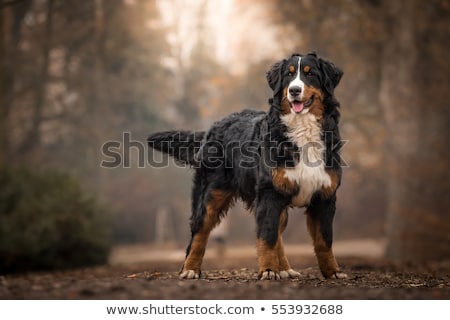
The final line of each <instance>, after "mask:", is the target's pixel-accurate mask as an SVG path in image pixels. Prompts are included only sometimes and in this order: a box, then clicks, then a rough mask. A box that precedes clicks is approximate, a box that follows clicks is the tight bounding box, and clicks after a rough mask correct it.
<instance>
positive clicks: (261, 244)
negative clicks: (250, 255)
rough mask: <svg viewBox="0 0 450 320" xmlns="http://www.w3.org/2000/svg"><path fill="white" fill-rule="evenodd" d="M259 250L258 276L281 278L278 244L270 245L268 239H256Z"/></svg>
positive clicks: (269, 278) (262, 277)
mask: <svg viewBox="0 0 450 320" xmlns="http://www.w3.org/2000/svg"><path fill="white" fill-rule="evenodd" d="M256 249H257V252H258V277H259V278H261V279H263V280H264V279H268V280H271V279H279V277H280V275H279V271H280V270H279V263H278V251H277V245H276V244H275V246H269V245H268V244H267V243H266V241H264V240H262V239H258V240H257V241H256Z"/></svg>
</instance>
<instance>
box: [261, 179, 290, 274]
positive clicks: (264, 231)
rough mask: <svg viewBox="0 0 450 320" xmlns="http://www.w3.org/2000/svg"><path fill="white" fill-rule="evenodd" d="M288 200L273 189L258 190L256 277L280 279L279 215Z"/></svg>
mask: <svg viewBox="0 0 450 320" xmlns="http://www.w3.org/2000/svg"><path fill="white" fill-rule="evenodd" d="M287 203H288V199H287V198H286V197H285V196H283V195H281V194H280V193H278V192H276V191H275V190H274V189H271V188H269V189H264V190H260V191H259V193H258V198H257V203H256V212H255V214H256V223H257V232H256V235H257V246H256V247H257V251H258V277H259V278H260V279H261V280H278V279H280V261H279V246H278V241H279V225H280V215H281V214H282V212H283V211H284V209H285V208H286V205H287Z"/></svg>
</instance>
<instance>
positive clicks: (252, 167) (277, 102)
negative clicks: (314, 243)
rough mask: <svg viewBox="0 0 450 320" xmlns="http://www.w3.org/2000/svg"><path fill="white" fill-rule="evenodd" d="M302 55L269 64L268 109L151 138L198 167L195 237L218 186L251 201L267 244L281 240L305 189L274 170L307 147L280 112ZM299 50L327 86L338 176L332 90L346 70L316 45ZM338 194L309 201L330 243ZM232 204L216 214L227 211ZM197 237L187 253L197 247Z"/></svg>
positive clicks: (332, 165)
mask: <svg viewBox="0 0 450 320" xmlns="http://www.w3.org/2000/svg"><path fill="white" fill-rule="evenodd" d="M298 57H300V55H298V54H294V55H293V56H292V57H291V58H290V59H284V60H282V61H280V62H278V63H276V64H274V66H273V67H272V68H271V69H270V70H269V71H268V72H267V74H266V78H267V81H268V83H269V86H270V87H271V89H272V90H273V97H272V98H271V99H270V100H269V103H270V109H269V111H268V112H261V111H252V110H244V111H242V112H240V113H233V114H231V115H229V116H228V117H226V118H224V119H222V120H220V121H218V122H216V123H214V124H213V125H212V127H211V128H210V129H209V130H208V131H207V132H192V131H166V132H160V133H155V134H153V135H151V136H150V137H149V138H148V142H149V145H150V147H152V148H154V149H157V150H160V151H162V152H165V153H167V154H169V155H170V156H172V157H174V158H175V159H176V160H177V161H179V162H182V163H185V164H189V165H191V166H193V167H194V168H195V175H194V183H193V191H192V216H191V232H192V238H193V237H194V236H195V235H196V233H197V232H199V230H200V228H201V227H202V225H203V223H204V219H205V214H206V208H207V205H208V203H209V201H213V200H212V198H211V195H212V193H213V192H214V191H217V190H219V191H221V192H224V193H226V194H231V195H232V197H233V199H234V198H240V199H242V200H243V201H244V202H245V203H246V204H247V206H248V207H249V208H253V209H254V212H255V217H256V223H257V231H256V233H257V237H258V239H262V240H264V241H265V242H266V243H267V245H268V246H274V245H275V244H276V241H277V235H278V227H279V220H280V214H281V212H282V211H283V210H287V208H288V207H289V206H290V204H291V201H292V198H293V197H294V196H295V194H296V192H298V191H299V190H300V189H301V183H300V184H299V186H297V188H293V189H292V190H291V191H280V190H277V188H275V186H274V182H273V178H272V171H273V170H274V169H276V168H292V167H294V166H295V165H296V164H297V163H298V161H299V155H300V153H301V150H300V148H299V146H297V145H296V144H295V141H291V140H290V139H289V137H288V136H287V134H286V133H287V130H288V129H287V127H286V125H285V124H284V123H283V121H282V120H281V117H282V115H283V108H282V103H283V99H284V98H285V97H283V89H284V88H286V87H287V84H288V83H289V82H290V81H292V79H293V75H291V74H290V73H289V74H288V65H289V61H290V60H292V59H295V58H298ZM301 57H302V58H303V59H305V61H307V62H308V64H309V65H310V66H311V68H312V69H313V70H314V72H315V73H316V75H314V77H312V76H311V77H309V78H305V80H304V81H306V82H305V83H306V84H307V85H311V86H312V87H314V88H318V89H320V90H321V92H323V105H324V112H323V120H322V133H323V135H322V139H323V140H324V142H325V156H324V160H325V167H326V169H327V170H331V171H333V172H335V173H336V175H337V176H338V178H339V182H340V179H341V167H340V156H339V150H340V148H341V143H340V135H339V129H338V123H339V102H338V101H337V100H336V98H335V97H334V89H335V87H336V86H337V85H338V83H339V81H340V79H341V77H342V71H341V70H340V69H338V68H337V67H336V66H335V65H334V64H333V63H330V62H328V61H325V60H323V59H322V58H319V57H317V55H316V54H315V53H311V54H308V55H305V56H301ZM305 77H306V76H305ZM310 78H311V79H310ZM308 81H310V83H309V82H308ZM335 202H336V196H335V193H333V194H332V195H324V194H322V193H320V192H319V191H318V192H316V193H315V194H314V195H313V196H312V198H311V202H310V204H309V205H308V208H307V209H308V212H309V213H310V214H312V216H313V219H316V220H318V221H320V226H321V231H322V234H323V238H324V240H325V242H326V243H327V245H328V246H330V247H331V243H332V221H333V217H334V212H335ZM227 208H228V206H226V207H225V208H223V209H221V212H218V213H217V214H218V215H219V216H220V217H221V216H223V215H224V214H226V209H227ZM192 238H191V242H190V244H189V246H188V248H187V254H189V252H190V250H191V244H192Z"/></svg>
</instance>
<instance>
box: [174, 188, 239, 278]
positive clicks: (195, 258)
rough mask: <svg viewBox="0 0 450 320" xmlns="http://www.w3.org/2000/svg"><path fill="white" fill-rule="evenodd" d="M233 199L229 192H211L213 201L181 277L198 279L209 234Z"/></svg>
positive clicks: (207, 210) (208, 205) (195, 238)
mask: <svg viewBox="0 0 450 320" xmlns="http://www.w3.org/2000/svg"><path fill="white" fill-rule="evenodd" d="M232 199H233V196H232V194H231V193H229V192H224V191H221V190H214V191H212V192H211V200H210V201H209V202H208V204H207V205H206V214H205V217H204V220H203V225H202V227H201V228H200V230H199V231H198V232H197V233H196V234H195V235H194V237H193V238H192V242H191V249H190V251H189V254H188V256H187V257H186V260H185V262H184V265H183V269H182V271H181V275H182V276H181V277H183V275H184V274H185V275H186V276H185V277H187V278H198V276H199V274H200V268H201V265H202V261H203V256H204V255H205V249H206V244H207V243H208V238H209V234H210V232H211V230H212V229H213V228H214V227H215V226H216V225H217V224H218V223H219V222H220V213H221V212H223V211H224V210H227V209H228V207H229V205H230V203H231V200H232ZM189 271H193V272H194V273H193V274H192V275H191V276H189Z"/></svg>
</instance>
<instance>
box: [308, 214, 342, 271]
mask: <svg viewBox="0 0 450 320" xmlns="http://www.w3.org/2000/svg"><path fill="white" fill-rule="evenodd" d="M306 223H307V226H308V231H309V233H310V235H311V238H312V239H313V243H314V252H315V254H316V257H317V261H318V263H319V268H320V271H321V272H322V275H323V276H324V277H325V278H331V277H333V276H336V277H338V274H339V273H340V271H339V266H338V264H337V262H336V259H335V257H334V254H333V250H332V248H331V247H328V246H327V244H326V242H325V240H324V239H323V236H322V232H321V230H320V223H319V221H317V220H316V219H314V218H313V217H312V216H311V214H310V213H307V216H306Z"/></svg>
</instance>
